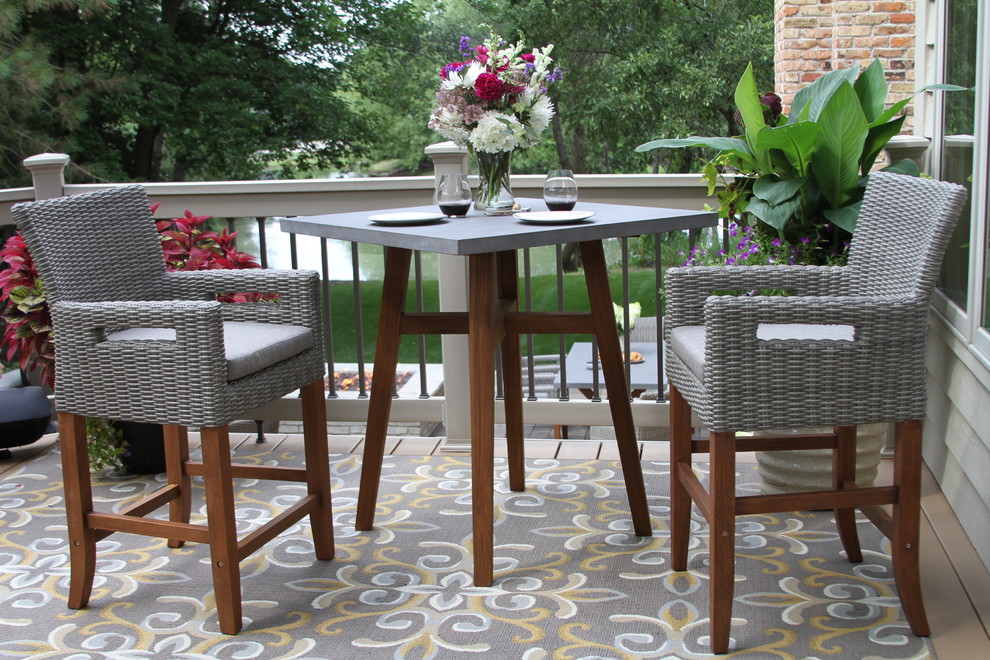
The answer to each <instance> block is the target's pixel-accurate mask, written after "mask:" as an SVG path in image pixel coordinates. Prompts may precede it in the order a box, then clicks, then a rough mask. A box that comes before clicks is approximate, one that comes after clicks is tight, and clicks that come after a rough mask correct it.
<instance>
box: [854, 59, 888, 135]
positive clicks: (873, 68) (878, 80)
mask: <svg viewBox="0 0 990 660" xmlns="http://www.w3.org/2000/svg"><path fill="white" fill-rule="evenodd" d="M853 89H855V90H856V96H858V97H859V104H860V106H861V107H862V108H863V114H865V115H866V121H867V122H871V121H873V120H874V119H876V118H877V117H879V116H880V114H881V113H883V106H884V105H885V104H886V103H887V78H886V77H885V76H884V75H883V65H882V64H880V60H873V62H871V63H870V66H868V67H866V70H865V71H863V74H862V75H861V76H860V77H859V78H857V79H856V83H855V84H854V85H853Z"/></svg>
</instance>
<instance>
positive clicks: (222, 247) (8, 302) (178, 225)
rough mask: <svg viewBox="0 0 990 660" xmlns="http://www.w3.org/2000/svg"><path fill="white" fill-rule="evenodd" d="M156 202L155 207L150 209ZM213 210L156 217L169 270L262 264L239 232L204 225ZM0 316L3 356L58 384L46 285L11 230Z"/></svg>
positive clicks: (254, 296) (262, 296)
mask: <svg viewBox="0 0 990 660" xmlns="http://www.w3.org/2000/svg"><path fill="white" fill-rule="evenodd" d="M157 208H158V204H155V205H154V206H152V207H151V211H152V213H154V212H155V210H156V209H157ZM211 217H212V216H207V215H193V214H192V213H191V212H190V211H186V212H185V214H184V215H183V217H182V218H176V219H174V220H160V221H158V222H156V223H155V226H156V227H157V229H158V233H159V234H161V238H162V252H163V253H164V256H165V266H166V267H167V268H168V270H172V271H175V270H212V269H241V268H261V265H260V264H259V263H258V261H257V259H255V257H253V256H252V255H250V254H247V253H246V252H241V251H240V250H238V249H237V247H236V245H235V244H234V238H235V237H236V236H237V232H234V233H229V232H228V231H227V230H226V229H223V230H222V231H220V232H219V233H217V232H215V231H211V230H209V229H206V228H205V227H204V226H203V225H204V224H205V223H206V221H207V220H209V219H210V218H211ZM0 262H2V263H3V264H5V265H6V266H7V267H6V268H2V269H0V316H2V318H3V320H4V321H5V322H6V323H5V325H4V328H3V336H2V338H0V356H2V357H3V359H4V360H5V361H6V362H7V363H10V364H13V363H14V362H15V360H16V364H17V365H18V366H19V367H20V368H21V369H22V370H24V371H31V370H37V371H38V375H39V377H40V378H41V382H42V383H44V384H45V385H47V386H49V387H54V385H55V350H54V345H53V343H52V319H51V314H50V313H49V311H48V303H47V301H46V299H45V290H44V287H43V286H42V284H41V280H40V279H39V278H38V271H37V270H36V269H35V266H34V261H33V260H32V259H31V255H30V254H28V251H27V247H26V246H25V244H24V239H22V238H21V236H20V234H15V235H14V236H12V237H11V238H10V239H9V240H8V241H7V243H6V244H5V245H4V247H3V249H2V250H0ZM217 299H218V300H219V301H220V302H259V301H266V300H277V299H278V295H277V294H274V293H229V294H225V295H223V296H219V297H218V298H217Z"/></svg>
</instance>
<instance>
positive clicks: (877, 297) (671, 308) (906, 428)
mask: <svg viewBox="0 0 990 660" xmlns="http://www.w3.org/2000/svg"><path fill="white" fill-rule="evenodd" d="M965 195H966V193H965V189H964V188H962V187H960V186H956V185H952V184H948V183H942V182H938V181H932V180H926V179H921V178H915V177H907V176H900V175H896V174H890V173H875V174H873V175H871V177H870V182H869V185H868V186H867V190H866V197H865V199H864V202H863V206H862V210H861V212H860V216H859V223H858V225H857V228H856V232H855V237H854V239H853V242H852V245H851V247H850V252H849V260H848V265H846V266H844V267H812V266H756V267H742V266H727V267H711V268H673V269H671V270H669V271H668V272H667V275H666V303H667V308H666V317H665V321H664V331H665V337H666V339H667V347H668V348H667V362H666V368H667V376H668V379H669V381H670V385H671V388H670V390H671V391H670V406H671V409H670V416H671V422H670V425H671V482H672V485H671V552H672V566H673V568H674V570H685V569H686V568H687V549H688V541H689V536H690V517H691V503H692V500H694V501H695V502H697V503H698V505H699V509H700V510H701V511H702V513H703V514H704V516H705V518H706V519H707V520H708V523H709V537H710V540H709V553H710V555H709V561H710V564H709V571H710V578H711V586H710V589H711V598H710V602H711V628H712V630H711V640H712V642H711V643H712V650H713V651H715V652H716V653H725V652H727V651H728V648H729V624H730V620H731V617H732V597H733V596H732V594H733V565H734V557H735V554H734V552H735V548H734V543H735V534H734V518H735V516H736V515H747V514H761V513H771V512H780V511H791V510H806V509H829V508H833V509H835V510H836V522H837V526H838V528H839V535H840V538H841V540H842V545H843V547H844V549H845V551H846V554H847V556H848V558H849V559H850V561H861V560H862V554H861V552H860V547H859V540H858V538H857V535H856V523H855V518H854V516H855V508H860V509H862V510H863V512H864V513H865V514H866V515H867V516H868V517H869V518H870V519H871V520H872V521H873V522H874V523H875V524H876V525H877V527H878V528H879V529H880V530H881V531H883V532H884V533H885V534H886V535H887V536H888V537H889V538H890V539H891V547H892V553H893V564H894V574H895V580H896V584H897V588H898V592H899V595H900V599H901V604H902V606H903V608H904V611H905V615H906V616H907V619H908V623H909V624H910V625H911V628H912V630H913V631H914V632H915V634H917V635H921V636H924V635H928V634H929V629H928V622H927V618H926V616H925V610H924V605H923V603H922V600H921V589H920V581H919V574H918V533H919V515H920V478H921V426H922V420H923V419H924V417H925V406H926V398H927V397H926V392H925V379H926V374H925V339H926V336H927V332H928V327H927V324H928V304H929V298H930V296H931V293H932V289H933V287H934V284H935V279H936V277H937V275H938V267H939V263H940V262H941V259H942V255H943V253H944V251H945V249H946V245H947V243H948V240H949V236H950V234H951V233H952V229H953V227H954V226H955V223H956V220H957V218H958V215H959V212H960V209H961V208H962V206H963V203H964V200H965ZM754 289H755V290H768V289H770V290H786V291H787V292H789V294H790V295H788V296H732V295H712V292H714V291H723V292H725V291H735V290H739V291H751V290H754ZM692 410H693V411H694V412H695V413H697V415H698V417H700V419H701V421H702V423H703V424H704V426H705V427H707V429H708V430H709V431H710V438H709V439H708V440H699V441H693V442H692V440H691V411H692ZM873 422H895V423H896V424H895V429H896V432H895V441H896V455H895V467H894V484H893V485H892V486H884V487H873V488H857V486H856V484H855V453H856V452H855V444H856V432H855V431H856V426H855V425H858V424H867V423H873ZM808 426H826V427H833V428H834V430H835V432H834V433H832V434H823V435H808V436H800V435H790V434H789V435H787V436H784V437H773V438H766V437H761V438H742V437H740V438H736V435H735V432H736V431H742V430H746V431H752V430H761V429H780V428H795V427H808ZM820 448H832V449H833V476H832V484H833V486H832V489H831V490H827V491H819V492H815V493H797V494H784V495H753V496H745V497H737V496H736V495H735V490H734V488H735V471H734V470H735V452H736V451H751V450H765V449H774V450H778V449H820ZM692 452H694V453H703V452H708V453H710V461H711V471H710V477H709V488H708V490H707V491H706V490H705V488H704V487H703V486H702V484H701V482H700V480H699V479H698V477H697V476H696V475H695V474H694V472H693V471H692V468H691V454H692ZM884 504H892V505H893V510H892V514H888V513H886V512H885V511H884V510H882V509H881V507H880V505H884Z"/></svg>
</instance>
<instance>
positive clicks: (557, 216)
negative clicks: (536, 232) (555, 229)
mask: <svg viewBox="0 0 990 660" xmlns="http://www.w3.org/2000/svg"><path fill="white" fill-rule="evenodd" d="M594 214H595V212H594V211H533V212H532V213H516V217H517V218H519V219H520V220H522V221H523V222H528V223H529V224H533V225H569V224H572V223H575V222H583V221H585V220H587V219H588V218H590V217H591V216H593V215H594Z"/></svg>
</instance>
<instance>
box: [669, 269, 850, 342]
mask: <svg viewBox="0 0 990 660" xmlns="http://www.w3.org/2000/svg"><path fill="white" fill-rule="evenodd" d="M846 277H847V270H846V269H845V268H844V267H841V266H684V267H677V268H670V269H668V270H667V272H666V273H665V274H664V296H665V299H664V303H665V305H666V311H665V317H664V332H665V334H669V332H670V330H671V329H672V328H675V327H678V326H682V325H702V323H703V322H704V305H705V300H706V299H707V298H708V297H709V296H711V295H713V294H714V293H715V292H718V291H760V290H782V291H787V292H788V293H790V294H792V295H795V296H827V295H834V294H837V293H841V292H842V291H843V290H844V288H845V287H844V282H845V279H846Z"/></svg>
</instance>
